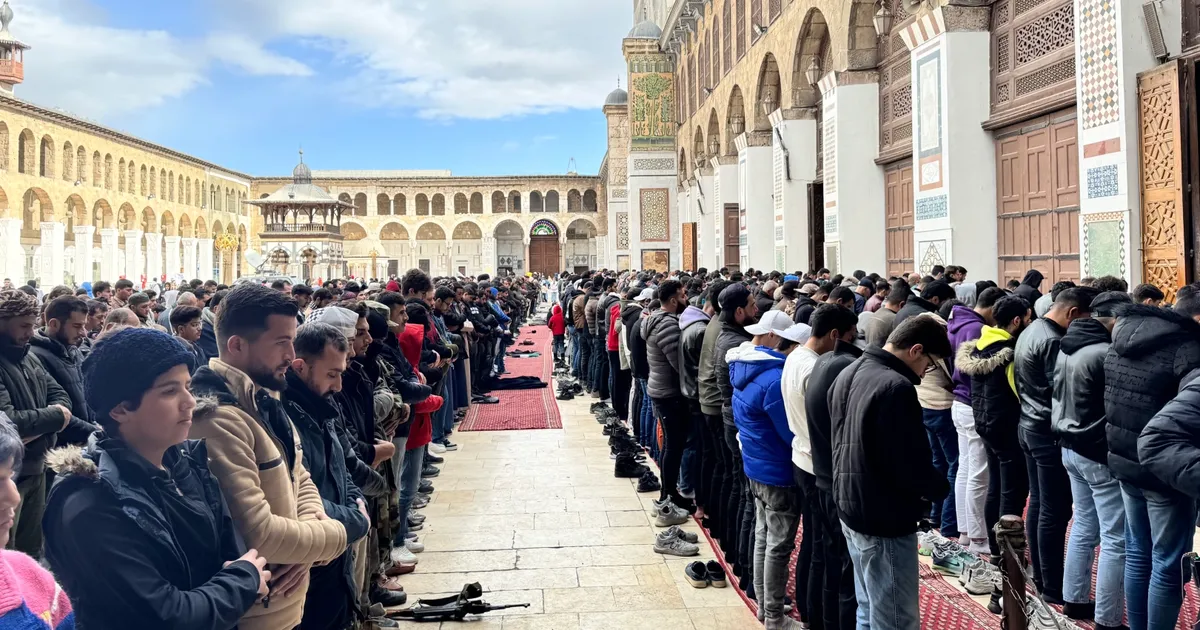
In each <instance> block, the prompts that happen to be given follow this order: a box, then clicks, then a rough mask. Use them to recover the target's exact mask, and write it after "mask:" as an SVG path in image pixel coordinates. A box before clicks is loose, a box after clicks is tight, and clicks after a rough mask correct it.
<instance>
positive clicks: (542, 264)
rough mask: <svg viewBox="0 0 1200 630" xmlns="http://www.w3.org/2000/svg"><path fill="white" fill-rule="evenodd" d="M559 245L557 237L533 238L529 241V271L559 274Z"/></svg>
mask: <svg viewBox="0 0 1200 630" xmlns="http://www.w3.org/2000/svg"><path fill="white" fill-rule="evenodd" d="M559 253H560V252H559V243H558V237H557V236H532V237H530V239H529V269H528V271H530V272H533V273H541V274H544V275H548V276H550V275H554V274H556V273H558V271H559V269H558V265H559Z"/></svg>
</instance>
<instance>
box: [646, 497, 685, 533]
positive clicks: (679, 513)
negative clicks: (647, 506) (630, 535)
mask: <svg viewBox="0 0 1200 630" xmlns="http://www.w3.org/2000/svg"><path fill="white" fill-rule="evenodd" d="M686 522H688V513H687V511H686V510H683V509H680V508H677V507H675V504H674V503H671V501H670V500H669V499H668V500H667V501H664V502H663V503H662V504H661V505H659V506H658V513H657V514H655V515H654V526H655V527H670V526H672V525H682V524H684V523H686Z"/></svg>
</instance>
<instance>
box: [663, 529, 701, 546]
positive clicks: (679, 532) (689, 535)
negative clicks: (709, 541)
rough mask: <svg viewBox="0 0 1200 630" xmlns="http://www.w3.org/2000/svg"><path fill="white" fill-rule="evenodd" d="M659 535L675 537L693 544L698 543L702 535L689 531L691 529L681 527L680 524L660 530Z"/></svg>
mask: <svg viewBox="0 0 1200 630" xmlns="http://www.w3.org/2000/svg"><path fill="white" fill-rule="evenodd" d="M658 535H659V536H668V537H675V538H678V539H680V540H682V541H684V542H690V543H692V544H693V545H694V544H696V543H697V542H700V537H699V536H697V535H696V533H695V532H689V531H686V530H683V529H680V527H679V526H678V525H672V526H671V527H668V528H667V529H664V530H663V531H661V532H659V533H658Z"/></svg>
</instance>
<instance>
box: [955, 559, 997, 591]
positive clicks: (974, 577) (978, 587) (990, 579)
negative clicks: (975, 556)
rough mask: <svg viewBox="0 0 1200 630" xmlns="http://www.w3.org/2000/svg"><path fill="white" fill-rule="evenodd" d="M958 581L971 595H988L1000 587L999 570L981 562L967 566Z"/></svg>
mask: <svg viewBox="0 0 1200 630" xmlns="http://www.w3.org/2000/svg"><path fill="white" fill-rule="evenodd" d="M958 581H959V582H960V583H961V584H962V585H963V587H964V588H966V589H967V592H968V593H970V594H972V595H989V594H991V593H992V592H993V591H995V590H996V589H998V588H1000V570H999V569H997V568H995V567H993V566H992V565H990V564H988V563H986V562H981V563H979V564H977V565H973V566H970V567H967V568H966V569H965V570H964V571H963V574H962V576H961V577H960V578H958Z"/></svg>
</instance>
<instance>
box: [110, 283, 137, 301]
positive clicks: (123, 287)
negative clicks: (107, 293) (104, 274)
mask: <svg viewBox="0 0 1200 630" xmlns="http://www.w3.org/2000/svg"><path fill="white" fill-rule="evenodd" d="M131 295H133V281H132V280H129V279H128V278H121V279H120V280H117V285H116V291H115V292H114V293H113V294H112V297H111V298H110V300H109V306H111V307H112V308H125V307H126V306H129V296H131Z"/></svg>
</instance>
